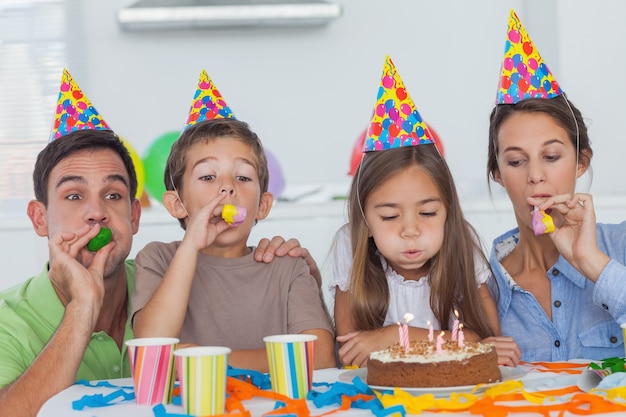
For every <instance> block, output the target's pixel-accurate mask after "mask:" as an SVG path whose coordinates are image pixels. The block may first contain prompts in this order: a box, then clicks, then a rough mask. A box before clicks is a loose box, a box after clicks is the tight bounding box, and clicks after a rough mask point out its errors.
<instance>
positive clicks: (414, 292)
mask: <svg viewBox="0 0 626 417" xmlns="http://www.w3.org/2000/svg"><path fill="white" fill-rule="evenodd" d="M350 242H351V243H350ZM350 248H351V249H350ZM334 259H335V266H334V271H335V276H334V278H333V281H332V282H331V284H330V286H331V290H335V324H336V330H337V335H338V337H337V341H339V342H340V343H342V344H343V345H342V346H341V348H340V349H339V359H340V360H341V362H342V363H343V364H344V365H358V366H366V364H367V360H368V357H369V354H370V352H372V351H375V350H379V349H383V348H385V347H387V346H389V345H392V344H394V343H397V342H398V330H397V324H396V322H402V321H403V316H404V314H405V313H407V312H408V313H412V314H413V315H414V317H415V319H414V320H413V321H412V322H411V323H410V325H411V326H415V327H410V328H409V330H410V331H409V335H410V339H411V340H415V339H427V338H428V332H429V330H428V329H427V327H428V323H429V322H430V324H431V325H432V326H433V328H434V329H436V330H438V331H439V330H444V331H446V333H447V335H446V337H447V338H450V337H451V332H450V330H451V328H452V323H453V321H454V320H455V318H456V317H455V311H456V312H458V317H459V320H460V321H461V322H462V323H463V325H464V331H465V335H466V340H468V341H478V340H483V339H487V341H490V342H493V343H494V344H496V348H497V349H498V356H499V362H500V363H501V364H509V365H517V363H518V359H517V358H518V357H519V355H520V353H519V350H518V349H517V346H516V345H515V343H514V342H513V340H512V339H511V338H506V337H494V336H495V335H499V334H500V327H499V323H498V317H497V312H496V308H495V303H494V301H493V300H492V298H491V296H490V293H489V291H488V288H487V286H485V285H483V284H484V283H485V282H486V281H487V280H488V279H489V277H490V270H489V266H488V264H487V262H486V260H485V257H484V255H483V254H482V251H481V248H480V246H479V244H478V238H477V236H476V233H475V232H474V230H473V228H472V227H471V226H470V225H469V223H467V222H466V220H465V218H464V217H463V213H462V211H461V207H460V204H459V199H458V196H457V192H456V188H455V185H454V180H453V179H452V175H451V173H450V171H449V169H448V166H447V164H446V162H445V161H444V159H443V158H442V157H441V155H439V152H438V150H437V149H436V147H435V146H434V145H430V144H429V145H420V146H411V147H401V148H397V149H390V150H385V151H382V152H369V153H366V154H365V155H364V157H363V160H362V161H361V164H360V166H359V169H358V171H357V174H356V175H355V178H354V180H353V182H352V187H351V190H350V196H349V224H348V225H345V226H344V227H343V228H342V229H340V230H339V232H338V234H337V237H336V241H335V245H334Z"/></svg>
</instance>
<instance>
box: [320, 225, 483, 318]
mask: <svg viewBox="0 0 626 417" xmlns="http://www.w3.org/2000/svg"><path fill="white" fill-rule="evenodd" d="M332 258H333V275H332V277H331V280H330V282H329V284H328V289H329V291H330V294H331V295H332V296H333V297H334V296H335V288H339V290H341V291H348V290H349V288H350V268H351V267H352V245H351V244H350V226H349V224H345V225H343V226H342V227H341V228H340V229H339V230H338V231H337V233H336V235H335V240H334V243H333V250H332ZM479 259H480V258H479V257H477V258H476V260H477V262H476V267H475V269H476V282H477V284H478V287H480V286H481V285H482V284H484V283H485V282H487V280H488V279H489V277H490V275H491V271H490V270H489V266H488V265H486V264H485V263H483V262H478V260H479ZM380 260H381V264H382V266H383V269H384V270H385V276H386V277H387V285H388V286H389V308H388V309H387V316H386V317H385V322H384V324H383V325H384V326H389V325H392V324H395V323H397V322H400V323H404V315H405V314H406V313H411V314H413V316H414V317H415V318H414V319H413V321H411V322H410V323H409V325H411V326H413V327H421V328H428V320H430V321H431V323H432V324H433V328H434V329H435V330H437V329H440V328H441V326H440V325H439V321H438V320H437V319H436V318H435V315H434V314H433V311H432V309H431V308H430V283H429V282H428V277H427V276H424V277H422V278H420V279H419V280H417V281H415V280H405V279H404V278H403V277H402V275H400V274H398V273H397V272H396V271H394V270H393V268H391V267H390V266H389V265H388V264H387V262H386V260H385V258H384V257H383V256H382V255H381V257H380ZM450 320H451V321H450V324H449V326H450V327H451V326H452V321H453V320H454V317H451V318H450Z"/></svg>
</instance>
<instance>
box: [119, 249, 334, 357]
mask: <svg viewBox="0 0 626 417" xmlns="http://www.w3.org/2000/svg"><path fill="white" fill-rule="evenodd" d="M179 245H180V242H179V241H176V242H171V243H163V242H152V243H149V244H148V245H146V247H145V248H143V249H142V250H141V251H140V252H139V253H138V254H137V256H136V258H135V264H136V266H137V272H136V277H135V290H134V292H133V295H132V303H131V305H132V307H133V308H132V310H133V312H132V314H135V312H137V311H138V310H140V309H142V308H143V307H144V306H145V305H146V303H147V302H148V300H149V299H150V297H151V296H152V294H154V292H155V291H156V289H157V287H158V286H159V284H160V282H161V279H162V278H163V275H165V271H166V270H167V267H168V266H169V264H170V262H171V261H172V258H173V257H174V253H175V252H176V250H177V249H178V246H179ZM311 329H325V330H328V331H329V332H331V333H332V332H333V331H332V326H331V323H330V318H329V315H328V313H327V310H326V308H325V305H324V301H323V298H322V294H321V291H320V289H319V287H318V286H317V282H316V281H315V278H313V277H312V276H311V274H310V271H309V267H308V266H307V264H306V262H305V261H304V260H303V259H302V258H292V257H289V256H284V257H280V258H279V257H277V258H275V259H274V260H273V261H272V262H271V263H269V264H265V263H262V262H257V261H255V260H254V250H253V251H252V253H250V254H249V255H246V256H243V257H241V258H235V259H224V258H216V257H213V256H208V255H205V254H203V253H200V254H199V256H198V264H197V265H196V274H195V276H194V279H193V283H192V286H191V293H190V294H189V303H188V305H187V313H186V316H185V321H184V323H183V328H182V331H181V333H180V337H179V338H180V341H181V343H196V344H199V345H203V346H228V347H230V348H231V349H234V350H238V349H260V348H264V347H265V344H264V342H263V337H265V336H270V335H274V334H287V333H300V332H302V331H305V330H311Z"/></svg>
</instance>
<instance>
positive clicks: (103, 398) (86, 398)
mask: <svg viewBox="0 0 626 417" xmlns="http://www.w3.org/2000/svg"><path fill="white" fill-rule="evenodd" d="M120 398H121V399H122V400H121V401H131V400H134V399H135V393H134V392H126V391H124V390H123V389H118V390H115V391H113V392H111V393H110V394H107V395H102V394H94V395H83V397H82V398H81V399H80V400H76V401H72V409H74V410H82V409H84V408H85V407H107V406H109V405H114V404H118V403H119V402H121V401H119V399H120Z"/></svg>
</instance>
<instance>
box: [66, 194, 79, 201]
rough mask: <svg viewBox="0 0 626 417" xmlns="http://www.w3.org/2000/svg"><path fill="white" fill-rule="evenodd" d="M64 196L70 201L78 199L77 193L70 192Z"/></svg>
mask: <svg viewBox="0 0 626 417" xmlns="http://www.w3.org/2000/svg"><path fill="white" fill-rule="evenodd" d="M65 198H66V199H68V200H71V201H75V200H80V195H78V194H70V195H68V196H67V197H65Z"/></svg>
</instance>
